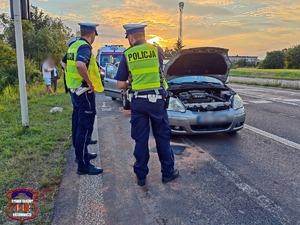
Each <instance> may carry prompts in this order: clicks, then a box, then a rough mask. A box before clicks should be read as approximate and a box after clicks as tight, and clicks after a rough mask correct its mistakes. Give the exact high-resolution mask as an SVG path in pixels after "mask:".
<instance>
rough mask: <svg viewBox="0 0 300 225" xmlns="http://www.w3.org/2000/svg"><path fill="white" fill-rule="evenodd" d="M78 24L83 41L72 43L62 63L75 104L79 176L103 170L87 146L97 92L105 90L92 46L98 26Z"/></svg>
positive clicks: (95, 173)
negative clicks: (93, 162)
mask: <svg viewBox="0 0 300 225" xmlns="http://www.w3.org/2000/svg"><path fill="white" fill-rule="evenodd" d="M79 25H80V33H81V38H80V39H78V40H76V41H74V42H72V43H70V47H69V49H68V53H67V56H66V57H64V58H63V59H62V62H63V63H65V64H66V83H67V87H68V88H69V89H70V92H71V98H72V103H73V114H72V139H73V145H74V147H75V154H76V161H77V162H78V169H77V174H79V175H83V174H89V175H97V174H100V173H102V171H103V170H102V169H101V168H97V167H95V166H94V165H92V164H91V163H90V160H92V159H94V158H96V157H97V154H95V153H89V152H88V149H87V147H88V145H89V144H90V140H91V135H92V132H93V125H94V120H95V115H96V106H95V105H96V104H95V94H94V92H95V91H96V92H102V91H103V90H104V89H103V86H102V83H101V80H100V74H99V69H98V66H97V62H96V59H95V57H94V56H93V54H92V46H91V45H92V44H93V42H94V40H95V37H96V36H97V35H98V33H97V30H96V27H97V26H98V24H94V23H79Z"/></svg>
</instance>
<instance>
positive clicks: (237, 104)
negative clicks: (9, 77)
mask: <svg viewBox="0 0 300 225" xmlns="http://www.w3.org/2000/svg"><path fill="white" fill-rule="evenodd" d="M232 107H233V109H234V110H238V109H241V108H243V107H244V102H243V99H242V98H241V97H240V96H239V95H238V94H236V95H235V96H234V97H233V104H232Z"/></svg>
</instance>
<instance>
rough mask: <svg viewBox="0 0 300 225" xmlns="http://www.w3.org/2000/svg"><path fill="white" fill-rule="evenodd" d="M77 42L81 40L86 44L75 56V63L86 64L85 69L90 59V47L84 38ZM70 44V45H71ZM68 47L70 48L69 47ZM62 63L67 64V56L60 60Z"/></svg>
mask: <svg viewBox="0 0 300 225" xmlns="http://www.w3.org/2000/svg"><path fill="white" fill-rule="evenodd" d="M79 40H83V41H85V42H86V44H84V45H81V46H80V47H79V49H78V51H77V56H76V61H80V62H83V63H85V64H86V67H87V68H88V67H89V64H90V60H91V57H92V46H91V45H90V43H89V42H88V41H87V40H85V39H84V38H80V39H79ZM73 43H74V42H73ZM73 43H71V45H72V44H73ZM71 45H70V46H71ZM62 61H63V62H64V63H67V54H65V55H64V57H63V58H62Z"/></svg>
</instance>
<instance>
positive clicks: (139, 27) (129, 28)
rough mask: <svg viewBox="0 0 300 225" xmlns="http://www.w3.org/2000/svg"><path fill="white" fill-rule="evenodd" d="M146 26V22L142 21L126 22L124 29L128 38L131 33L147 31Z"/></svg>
mask: <svg viewBox="0 0 300 225" xmlns="http://www.w3.org/2000/svg"><path fill="white" fill-rule="evenodd" d="M146 26H147V25H146V24H142V23H140V24H125V25H123V27H124V29H125V30H126V38H127V37H128V35H130V34H134V33H140V32H145V27H146Z"/></svg>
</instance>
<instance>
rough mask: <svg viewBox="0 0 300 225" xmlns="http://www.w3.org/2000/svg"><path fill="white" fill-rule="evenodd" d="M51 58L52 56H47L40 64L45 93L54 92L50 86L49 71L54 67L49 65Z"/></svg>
mask: <svg viewBox="0 0 300 225" xmlns="http://www.w3.org/2000/svg"><path fill="white" fill-rule="evenodd" d="M51 60H52V57H50V56H48V57H47V58H46V60H45V61H44V62H43V65H42V73H43V78H44V81H45V84H46V88H45V92H46V93H47V94H54V92H53V90H52V87H51V72H52V71H53V70H54V68H53V67H51Z"/></svg>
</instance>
